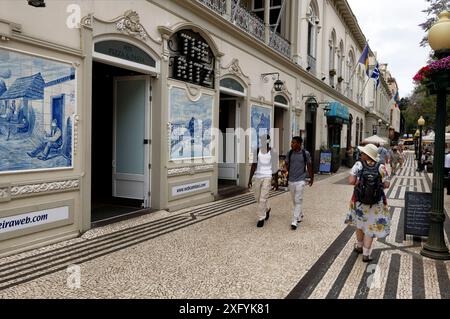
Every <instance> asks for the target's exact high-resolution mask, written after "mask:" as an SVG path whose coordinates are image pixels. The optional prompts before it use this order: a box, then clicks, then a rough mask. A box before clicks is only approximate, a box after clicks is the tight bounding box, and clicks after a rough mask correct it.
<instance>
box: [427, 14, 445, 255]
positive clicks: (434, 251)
mask: <svg viewBox="0 0 450 319" xmlns="http://www.w3.org/2000/svg"><path fill="white" fill-rule="evenodd" d="M449 17H450V13H449V12H448V11H444V12H442V13H441V14H440V15H439V21H438V22H437V23H435V24H434V25H433V27H432V28H431V29H430V32H429V34H428V39H429V43H430V46H431V48H432V49H433V50H434V51H435V56H436V57H437V58H440V59H442V58H444V57H447V56H450V19H449ZM428 89H429V90H430V94H437V106H436V108H437V109H436V131H435V144H434V160H433V162H434V167H433V172H434V173H433V195H432V196H433V203H432V209H431V214H430V230H429V233H428V239H427V242H426V244H425V245H424V246H423V247H422V250H421V252H420V254H421V255H423V256H425V257H429V258H433V259H440V260H450V253H449V251H448V248H447V246H446V245H445V240H444V229H443V228H444V221H445V214H444V176H443V175H444V152H445V124H446V123H445V122H446V119H447V110H446V99H447V93H449V92H450V70H448V69H444V70H441V71H439V72H435V73H433V75H432V76H431V82H430V85H429V86H428Z"/></svg>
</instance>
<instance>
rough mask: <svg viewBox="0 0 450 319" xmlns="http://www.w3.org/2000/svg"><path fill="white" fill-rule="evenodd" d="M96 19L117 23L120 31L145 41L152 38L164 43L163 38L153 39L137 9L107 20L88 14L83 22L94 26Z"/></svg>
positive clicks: (156, 41)
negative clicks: (141, 21) (142, 22)
mask: <svg viewBox="0 0 450 319" xmlns="http://www.w3.org/2000/svg"><path fill="white" fill-rule="evenodd" d="M95 21H98V22H101V23H104V24H115V27H116V29H117V30H118V31H121V32H125V33H127V34H129V35H131V36H133V37H137V38H140V39H142V40H143V41H146V40H148V39H149V40H152V41H153V42H155V43H156V44H162V39H161V38H159V39H156V40H155V39H153V38H152V37H151V36H150V35H149V34H148V32H147V31H146V30H145V28H144V27H143V26H142V24H141V23H140V18H139V15H138V13H137V12H136V11H133V10H127V11H125V13H124V14H123V15H121V16H120V17H117V18H115V19H112V20H109V21H106V20H102V19H99V18H97V17H95V16H92V15H88V16H86V17H84V18H83V19H82V20H81V24H82V25H83V26H85V27H88V28H93V24H94V23H95Z"/></svg>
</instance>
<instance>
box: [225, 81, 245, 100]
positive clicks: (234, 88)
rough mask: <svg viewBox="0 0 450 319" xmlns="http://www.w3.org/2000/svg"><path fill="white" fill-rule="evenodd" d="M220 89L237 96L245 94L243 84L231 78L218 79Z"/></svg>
mask: <svg viewBox="0 0 450 319" xmlns="http://www.w3.org/2000/svg"><path fill="white" fill-rule="evenodd" d="M220 90H221V91H222V92H226V93H230V94H233V95H238V96H244V95H245V94H246V93H245V88H244V86H242V84H241V83H239V82H238V81H236V80H235V79H232V78H224V79H222V80H220Z"/></svg>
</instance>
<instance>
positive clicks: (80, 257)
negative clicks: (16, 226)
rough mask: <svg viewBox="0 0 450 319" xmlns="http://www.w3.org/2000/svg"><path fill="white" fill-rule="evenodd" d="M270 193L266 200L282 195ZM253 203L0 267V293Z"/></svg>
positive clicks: (244, 199) (187, 215)
mask: <svg viewBox="0 0 450 319" xmlns="http://www.w3.org/2000/svg"><path fill="white" fill-rule="evenodd" d="M284 193H285V192H284V191H281V190H279V191H271V192H270V195H269V196H270V197H274V196H278V195H281V194H284ZM254 203H255V197H254V195H253V194H252V193H248V194H245V195H241V196H237V197H233V198H230V199H227V200H222V201H218V202H214V203H210V204H207V205H204V206H201V207H198V208H193V209H190V210H186V211H183V212H181V213H175V214H173V215H171V216H169V217H165V218H161V219H158V220H154V221H150V222H147V223H143V224H140V225H137V226H134V227H129V228H126V229H123V230H120V231H116V232H113V233H110V234H105V235H102V236H99V237H96V238H93V239H87V240H84V241H80V242H77V243H73V244H70V245H67V246H64V247H60V248H56V249H52V250H50V251H45V252H41V253H37V254H35V255H32V256H27V257H24V258H21V259H18V260H14V261H11V262H6V263H0V291H1V290H4V289H7V288H10V287H13V286H16V285H19V284H22V283H26V282H29V281H31V280H34V279H37V278H40V277H42V276H46V275H49V274H52V273H55V272H58V271H61V270H65V269H67V267H68V266H70V265H74V264H76V265H80V264H82V263H85V262H87V261H90V260H93V259H95V258H98V257H101V256H105V255H108V254H111V253H113V252H116V251H119V250H122V249H125V248H128V247H131V246H134V245H137V244H139V243H142V242H145V241H148V240H151V239H153V238H156V237H159V236H162V235H165V234H168V233H171V232H174V231H176V230H179V229H182V228H185V227H189V226H191V225H194V224H196V223H200V222H202V221H205V220H208V219H210V218H213V217H216V216H219V215H222V214H225V213H227V212H230V211H233V210H236V209H238V208H241V207H244V206H248V205H251V204H254Z"/></svg>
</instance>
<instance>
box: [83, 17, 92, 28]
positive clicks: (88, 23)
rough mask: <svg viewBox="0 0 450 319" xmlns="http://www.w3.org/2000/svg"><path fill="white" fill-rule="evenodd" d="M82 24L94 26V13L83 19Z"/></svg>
mask: <svg viewBox="0 0 450 319" xmlns="http://www.w3.org/2000/svg"><path fill="white" fill-rule="evenodd" d="M81 25H82V26H85V27H88V28H90V27H92V15H88V16H86V17H84V18H83V19H81Z"/></svg>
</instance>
